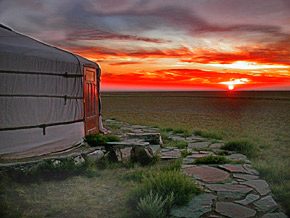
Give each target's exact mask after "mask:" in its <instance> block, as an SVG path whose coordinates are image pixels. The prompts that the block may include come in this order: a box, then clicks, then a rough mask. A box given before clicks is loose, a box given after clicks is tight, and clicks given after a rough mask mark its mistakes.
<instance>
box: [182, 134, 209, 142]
mask: <svg viewBox="0 0 290 218" xmlns="http://www.w3.org/2000/svg"><path fill="white" fill-rule="evenodd" d="M197 140H198V141H204V140H205V138H203V137H201V136H195V135H192V136H189V137H186V141H197Z"/></svg>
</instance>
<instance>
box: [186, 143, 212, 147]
mask: <svg viewBox="0 0 290 218" xmlns="http://www.w3.org/2000/svg"><path fill="white" fill-rule="evenodd" d="M209 145H210V142H191V143H189V144H188V147H189V148H207V147H208V146H209Z"/></svg>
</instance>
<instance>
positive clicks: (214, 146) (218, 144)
mask: <svg viewBox="0 0 290 218" xmlns="http://www.w3.org/2000/svg"><path fill="white" fill-rule="evenodd" d="M223 145H224V143H213V144H211V145H210V146H209V147H210V148H221V147H222V146H223Z"/></svg>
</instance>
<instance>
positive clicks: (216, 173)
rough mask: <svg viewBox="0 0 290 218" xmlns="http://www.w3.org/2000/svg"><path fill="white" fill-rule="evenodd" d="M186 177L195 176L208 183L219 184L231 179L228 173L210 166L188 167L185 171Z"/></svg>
mask: <svg viewBox="0 0 290 218" xmlns="http://www.w3.org/2000/svg"><path fill="white" fill-rule="evenodd" d="M183 172H184V173H185V174H186V175H190V176H193V177H194V178H196V179H199V180H201V181H203V182H207V183H217V182H221V181H224V180H225V179H227V178H229V176H230V174H228V173H227V172H225V171H223V170H220V169H217V168H214V167H209V166H195V167H188V168H186V169H184V170H183Z"/></svg>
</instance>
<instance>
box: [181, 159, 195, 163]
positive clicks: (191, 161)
mask: <svg viewBox="0 0 290 218" xmlns="http://www.w3.org/2000/svg"><path fill="white" fill-rule="evenodd" d="M182 163H183V164H194V163H195V159H193V158H183V161H182Z"/></svg>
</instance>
